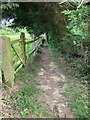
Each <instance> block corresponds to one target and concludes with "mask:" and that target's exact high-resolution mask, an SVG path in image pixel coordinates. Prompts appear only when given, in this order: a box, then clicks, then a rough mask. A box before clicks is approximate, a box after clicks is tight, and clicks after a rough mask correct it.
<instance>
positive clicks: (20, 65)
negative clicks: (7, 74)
mask: <svg viewBox="0 0 90 120" xmlns="http://www.w3.org/2000/svg"><path fill="white" fill-rule="evenodd" d="M22 66H23V65H22V64H21V65H20V66H18V68H17V69H16V70H15V72H14V74H16V73H17V72H18V70H19V69H20V68H22Z"/></svg>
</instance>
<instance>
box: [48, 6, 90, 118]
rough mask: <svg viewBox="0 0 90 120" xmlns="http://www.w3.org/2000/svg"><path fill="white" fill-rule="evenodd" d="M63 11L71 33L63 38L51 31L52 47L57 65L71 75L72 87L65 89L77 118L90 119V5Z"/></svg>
mask: <svg viewBox="0 0 90 120" xmlns="http://www.w3.org/2000/svg"><path fill="white" fill-rule="evenodd" d="M84 11H85V12H84ZM63 13H64V14H65V15H67V18H68V24H67V28H68V31H69V32H68V33H67V34H66V36H65V37H63V38H61V39H60V37H59V38H58V37H57V36H55V35H54V34H53V32H51V33H48V40H47V41H48V46H49V48H50V50H51V53H52V55H53V56H54V58H55V60H56V62H57V64H58V65H59V66H60V68H61V69H62V70H63V71H64V73H65V74H66V75H67V76H68V78H69V81H70V82H69V81H68V80H67V83H68V86H67V88H66V91H65V92H64V95H65V96H66V98H67V100H68V105H69V106H70V107H71V108H72V110H73V111H74V113H75V114H76V116H77V118H82V119H84V118H89V116H88V115H89V108H88V81H89V78H88V69H89V68H90V65H89V57H88V55H89V39H88V29H87V27H88V24H87V19H88V17H85V14H87V7H85V6H82V8H80V9H77V10H65V11H63ZM86 53H87V54H86Z"/></svg>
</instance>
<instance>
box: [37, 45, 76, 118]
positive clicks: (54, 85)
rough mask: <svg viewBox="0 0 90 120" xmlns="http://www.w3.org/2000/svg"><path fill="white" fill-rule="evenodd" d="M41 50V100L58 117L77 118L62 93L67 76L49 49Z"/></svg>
mask: <svg viewBox="0 0 90 120" xmlns="http://www.w3.org/2000/svg"><path fill="white" fill-rule="evenodd" d="M41 51H42V53H41V56H40V63H39V64H41V65H42V67H41V68H40V69H39V71H38V81H39V83H40V87H41V89H42V91H43V94H42V95H41V96H39V100H40V101H41V103H42V105H43V106H44V108H46V109H47V111H49V112H53V113H54V114H56V116H57V117H60V118H75V117H74V115H73V113H72V111H71V110H70V108H69V107H68V106H67V102H66V99H65V97H64V96H63V95H62V93H63V92H64V90H65V88H66V86H67V80H66V78H65V76H64V75H63V74H62V72H61V71H60V70H59V69H58V66H57V65H56V64H55V62H54V61H53V60H52V57H51V56H50V54H49V52H48V49H47V48H46V47H44V48H42V50H41Z"/></svg>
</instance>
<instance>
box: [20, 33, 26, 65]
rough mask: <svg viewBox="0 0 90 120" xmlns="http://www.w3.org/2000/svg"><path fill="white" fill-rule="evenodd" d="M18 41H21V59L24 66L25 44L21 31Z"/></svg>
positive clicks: (23, 34)
mask: <svg viewBox="0 0 90 120" xmlns="http://www.w3.org/2000/svg"><path fill="white" fill-rule="evenodd" d="M20 42H21V50H22V60H23V64H24V66H25V65H26V45H25V33H23V32H22V33H21V35H20Z"/></svg>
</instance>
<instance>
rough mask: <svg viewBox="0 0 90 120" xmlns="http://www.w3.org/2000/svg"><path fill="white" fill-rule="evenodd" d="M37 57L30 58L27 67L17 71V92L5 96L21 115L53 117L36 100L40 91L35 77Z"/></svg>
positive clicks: (37, 66)
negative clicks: (18, 84) (18, 83)
mask: <svg viewBox="0 0 90 120" xmlns="http://www.w3.org/2000/svg"><path fill="white" fill-rule="evenodd" d="M38 59H39V58H38V56H36V57H35V58H32V62H31V63H28V66H27V67H25V68H22V69H20V70H19V71H18V73H17V74H16V81H17V80H18V81H19V82H20V83H21V86H19V89H18V91H17V92H12V93H11V94H10V95H8V98H7V100H8V99H9V101H12V103H13V104H14V107H15V109H16V110H17V111H18V113H19V114H20V116H21V117H30V116H33V117H41V118H42V117H48V118H49V117H53V115H52V114H51V113H48V112H47V111H46V110H45V108H42V106H41V103H40V102H39V100H38V96H39V95H40V94H41V93H42V91H41V89H40V88H39V86H38V84H39V83H38V81H37V80H36V77H35V76H36V75H37V70H38V69H39V67H40V65H38V63H37V62H36V61H37V60H38ZM30 60H31V59H30ZM28 61H29V60H28ZM29 62H30V61H29Z"/></svg>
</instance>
